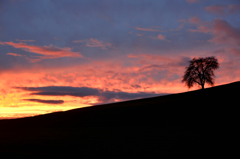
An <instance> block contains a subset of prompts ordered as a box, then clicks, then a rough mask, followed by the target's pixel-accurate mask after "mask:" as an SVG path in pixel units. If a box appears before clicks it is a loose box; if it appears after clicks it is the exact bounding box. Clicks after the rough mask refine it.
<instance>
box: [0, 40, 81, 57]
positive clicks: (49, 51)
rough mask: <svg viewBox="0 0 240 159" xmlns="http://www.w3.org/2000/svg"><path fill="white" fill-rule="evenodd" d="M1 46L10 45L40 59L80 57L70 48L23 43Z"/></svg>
mask: <svg viewBox="0 0 240 159" xmlns="http://www.w3.org/2000/svg"><path fill="white" fill-rule="evenodd" d="M0 44H1V45H11V46H13V47H14V48H17V49H22V50H24V51H27V52H32V53H36V54H41V55H44V56H41V57H40V56H39V58H40V59H53V58H60V57H82V55H80V54H79V52H72V51H71V48H69V47H65V48H60V47H56V46H53V45H50V46H35V45H27V44H25V43H21V42H20V43H14V42H11V41H10V42H0Z"/></svg>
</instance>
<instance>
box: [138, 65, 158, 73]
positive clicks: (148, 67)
mask: <svg viewBox="0 0 240 159" xmlns="http://www.w3.org/2000/svg"><path fill="white" fill-rule="evenodd" d="M161 67H162V66H160V65H149V66H145V67H142V68H140V69H139V71H140V72H141V71H145V70H146V69H152V68H161Z"/></svg>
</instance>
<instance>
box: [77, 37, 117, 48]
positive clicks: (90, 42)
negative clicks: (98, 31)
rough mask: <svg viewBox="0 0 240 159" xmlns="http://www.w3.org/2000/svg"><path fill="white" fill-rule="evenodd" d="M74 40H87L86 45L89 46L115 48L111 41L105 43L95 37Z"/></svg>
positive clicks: (79, 41)
mask: <svg viewBox="0 0 240 159" xmlns="http://www.w3.org/2000/svg"><path fill="white" fill-rule="evenodd" d="M73 42H74V43H82V42H86V46H88V47H100V48H102V49H106V47H110V48H115V47H113V46H112V44H111V43H104V42H102V41H100V40H97V39H94V38H90V39H86V40H74V41H73Z"/></svg>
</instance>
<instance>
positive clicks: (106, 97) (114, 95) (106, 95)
mask: <svg viewBox="0 0 240 159" xmlns="http://www.w3.org/2000/svg"><path fill="white" fill-rule="evenodd" d="M161 95H167V94H166V93H165V94H163V93H162V94H157V93H154V92H153V93H146V92H138V93H128V92H113V91H105V92H103V93H102V94H101V96H100V98H99V99H100V102H103V103H107V102H111V101H112V100H113V99H118V100H130V99H138V98H148V97H154V96H161Z"/></svg>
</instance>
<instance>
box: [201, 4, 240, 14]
mask: <svg viewBox="0 0 240 159" xmlns="http://www.w3.org/2000/svg"><path fill="white" fill-rule="evenodd" d="M205 9H206V10H207V11H208V12H209V13H212V14H218V15H226V14H233V13H238V12H240V5H239V4H229V5H220V4H216V5H211V6H208V7H205Z"/></svg>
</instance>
